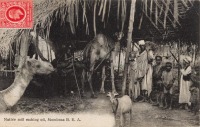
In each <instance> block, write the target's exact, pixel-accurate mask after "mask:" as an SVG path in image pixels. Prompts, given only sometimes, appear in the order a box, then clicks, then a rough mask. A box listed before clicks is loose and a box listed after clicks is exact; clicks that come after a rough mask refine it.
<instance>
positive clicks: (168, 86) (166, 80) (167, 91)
mask: <svg viewBox="0 0 200 127" xmlns="http://www.w3.org/2000/svg"><path fill="white" fill-rule="evenodd" d="M171 69H172V63H171V62H166V65H165V71H163V73H162V76H161V78H162V82H163V86H164V101H165V107H164V109H167V108H168V107H169V105H170V104H169V102H171V97H172V86H173V84H174V81H175V77H174V75H173V73H172V71H171ZM170 109H171V106H170Z"/></svg>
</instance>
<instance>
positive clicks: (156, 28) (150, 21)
mask: <svg viewBox="0 0 200 127" xmlns="http://www.w3.org/2000/svg"><path fill="white" fill-rule="evenodd" d="M142 11H143V13H144V14H145V15H146V17H147V18H148V19H149V21H150V22H151V23H152V25H153V26H154V27H155V28H156V30H158V32H159V33H160V34H162V33H161V32H160V30H159V29H158V27H157V26H156V24H155V23H154V22H153V21H152V20H151V18H150V17H149V16H148V15H147V14H146V13H145V11H144V10H142Z"/></svg>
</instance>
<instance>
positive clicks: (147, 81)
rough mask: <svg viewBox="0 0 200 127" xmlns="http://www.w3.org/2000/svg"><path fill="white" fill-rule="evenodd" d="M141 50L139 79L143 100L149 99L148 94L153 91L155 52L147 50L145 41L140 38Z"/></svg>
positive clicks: (138, 70) (138, 65) (138, 63)
mask: <svg viewBox="0 0 200 127" xmlns="http://www.w3.org/2000/svg"><path fill="white" fill-rule="evenodd" d="M138 45H139V48H140V51H139V56H138V58H137V60H136V62H137V77H138V78H137V81H138V82H139V83H140V85H141V95H142V100H141V102H144V101H147V98H148V95H149V94H150V93H151V87H152V72H153V69H152V61H153V52H152V50H149V51H147V50H146V46H145V41H144V40H140V41H139V42H138Z"/></svg>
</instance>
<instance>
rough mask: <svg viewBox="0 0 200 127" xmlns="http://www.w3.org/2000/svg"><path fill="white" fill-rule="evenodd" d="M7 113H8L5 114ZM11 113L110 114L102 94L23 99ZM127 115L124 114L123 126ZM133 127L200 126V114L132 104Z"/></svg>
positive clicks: (108, 104)
mask: <svg viewBox="0 0 200 127" xmlns="http://www.w3.org/2000/svg"><path fill="white" fill-rule="evenodd" d="M8 112H10V111H8ZM12 112H15V113H16V114H18V113H36V114H37V113H38V114H40V113H45V112H48V113H49V112H50V113H51V112H53V113H55V112H56V113H59V112H60V113H98V114H112V108H111V104H110V101H109V98H107V97H106V95H105V94H99V95H98V98H97V99H91V98H90V94H89V93H87V97H86V98H84V99H82V101H80V100H79V98H78V97H77V96H76V95H74V96H73V95H69V96H68V97H63V98H60V97H55V98H50V99H38V98H25V97H24V98H22V99H21V100H20V101H19V102H18V104H17V105H16V107H15V108H14V109H12ZM128 117H129V116H128V115H126V127H128V123H129V118H128ZM116 124H117V125H116V126H118V125H119V115H117V118H116ZM132 126H135V127H141V126H144V127H146V126H148V127H151V126H152V127H161V126H185V127H188V126H199V114H198V115H196V116H194V115H193V113H191V112H188V111H186V110H182V109H173V110H169V109H167V110H163V109H160V108H158V107H155V106H152V105H151V104H149V103H147V102H142V103H139V102H135V103H133V119H132Z"/></svg>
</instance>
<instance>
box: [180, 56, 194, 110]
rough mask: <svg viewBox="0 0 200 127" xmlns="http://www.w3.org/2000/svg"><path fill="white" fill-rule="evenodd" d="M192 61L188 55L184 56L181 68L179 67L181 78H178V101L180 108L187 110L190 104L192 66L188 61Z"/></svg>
mask: <svg viewBox="0 0 200 127" xmlns="http://www.w3.org/2000/svg"><path fill="white" fill-rule="evenodd" d="M191 62H192V58H191V57H189V56H185V58H184V59H183V69H181V79H180V90H179V91H180V94H179V103H180V104H181V105H182V108H185V109H186V110H188V105H190V104H191V103H190V96H191V94H190V86H191V84H192V81H191V72H192V68H191V66H190V63H191Z"/></svg>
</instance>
